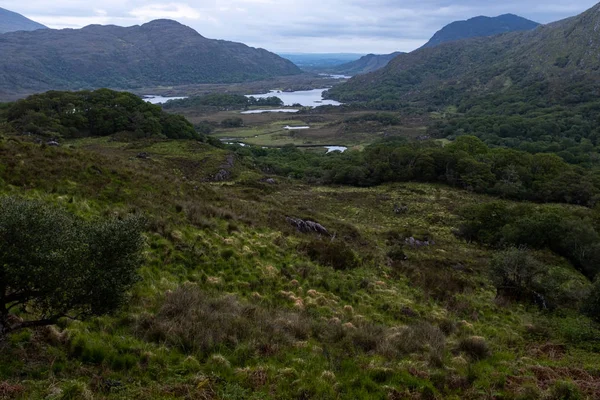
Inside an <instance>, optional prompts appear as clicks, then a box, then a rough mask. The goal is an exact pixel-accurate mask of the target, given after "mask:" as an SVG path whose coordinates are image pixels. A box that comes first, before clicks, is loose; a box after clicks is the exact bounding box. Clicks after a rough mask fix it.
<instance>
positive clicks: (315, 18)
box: [2, 0, 595, 53]
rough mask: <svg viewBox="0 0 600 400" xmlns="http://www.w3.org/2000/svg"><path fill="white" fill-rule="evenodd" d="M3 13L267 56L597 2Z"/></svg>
mask: <svg viewBox="0 0 600 400" xmlns="http://www.w3.org/2000/svg"><path fill="white" fill-rule="evenodd" d="M2 3H3V4H2V7H3V8H7V9H10V10H13V11H16V12H20V13H22V14H24V15H26V16H28V17H30V18H33V19H36V20H39V21H40V22H42V23H45V24H46V25H49V26H50V27H54V28H63V27H81V26H84V25H88V24H91V23H101V24H108V23H112V24H118V25H135V24H140V23H144V22H147V21H148V20H151V19H154V18H159V17H169V18H173V19H177V20H179V21H180V22H182V23H184V24H186V25H189V26H191V27H193V28H194V29H196V30H197V31H198V32H200V33H201V34H202V35H204V36H206V37H212V38H219V39H227V40H235V41H241V42H244V43H247V44H249V45H251V46H255V47H263V48H266V49H269V50H272V51H287V52H290V51H298V52H299V51H314V52H338V51H339V52H356V53H367V52H378V53H387V52H391V51H396V50H401V51H410V50H412V49H414V48H416V47H418V46H420V45H421V44H423V43H424V42H425V41H427V40H428V39H429V37H431V36H432V35H433V34H434V33H435V32H436V31H437V30H439V29H440V28H441V27H442V26H444V25H446V24H448V23H450V22H452V21H455V20H458V19H468V18H470V17H474V16H477V15H489V16H495V15H499V14H504V13H509V12H510V13H514V14H518V15H521V16H524V17H526V18H530V19H533V20H535V21H538V22H542V23H547V22H551V21H555V20H558V19H562V18H565V17H568V16H572V15H575V14H578V13H580V12H582V11H584V10H586V9H587V8H589V7H592V6H593V5H594V4H595V1H594V0H573V1H571V2H569V3H568V4H565V2H564V0H548V1H545V2H542V1H528V0H521V1H519V0H505V1H502V2H499V1H497V0H456V1H444V0H403V1H395V0H303V1H300V0H168V1H161V0H155V1H154V0H150V1H146V0H103V1H102V2H101V3H100V2H94V3H92V2H87V1H83V0H53V2H52V7H49V6H48V2H47V1H42V0H28V1H26V2H25V1H23V0H4V1H3V2H2Z"/></svg>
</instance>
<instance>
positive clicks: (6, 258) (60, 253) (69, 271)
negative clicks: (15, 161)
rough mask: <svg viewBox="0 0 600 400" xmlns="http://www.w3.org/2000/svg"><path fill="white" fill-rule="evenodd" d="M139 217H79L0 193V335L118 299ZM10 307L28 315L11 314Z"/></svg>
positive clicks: (133, 253)
mask: <svg viewBox="0 0 600 400" xmlns="http://www.w3.org/2000/svg"><path fill="white" fill-rule="evenodd" d="M142 225H143V221H142V220H141V219H140V218H134V217H130V218H127V219H124V220H98V221H85V220H83V219H81V218H78V217H76V216H74V215H73V214H71V213H69V212H67V211H65V210H63V209H60V208H57V207H51V206H48V205H46V204H44V203H41V202H38V201H27V200H21V199H18V198H15V197H5V198H3V199H0V278H1V279H0V282H1V283H2V285H0V288H1V290H2V293H0V296H1V297H2V307H1V308H0V336H2V334H6V333H9V332H13V331H16V330H19V329H23V328H27V327H35V326H44V325H51V324H54V323H56V322H57V321H58V320H59V319H60V318H62V317H65V316H67V315H69V316H70V317H71V318H85V317H89V316H94V315H102V314H106V313H109V312H111V311H113V310H115V309H117V308H118V307H119V306H121V305H122V304H123V303H124V302H125V300H126V299H127V291H128V290H129V289H130V288H131V286H132V285H133V284H134V283H135V282H136V281H137V279H138V275H137V268H138V267H139V265H140V264H141V262H142V254H141V252H142V249H143V245H144V240H143V237H142V235H141V229H142ZM17 308H18V309H20V310H21V312H22V313H23V314H25V316H26V317H29V318H28V319H26V320H24V321H18V322H14V321H12V320H11V318H10V313H11V311H13V310H15V309H17ZM13 320H14V319H13Z"/></svg>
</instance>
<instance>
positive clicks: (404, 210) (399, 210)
mask: <svg viewBox="0 0 600 400" xmlns="http://www.w3.org/2000/svg"><path fill="white" fill-rule="evenodd" d="M394 212H395V213H396V214H404V213H407V212H408V206H406V205H404V204H403V205H401V206H399V205H398V204H394Z"/></svg>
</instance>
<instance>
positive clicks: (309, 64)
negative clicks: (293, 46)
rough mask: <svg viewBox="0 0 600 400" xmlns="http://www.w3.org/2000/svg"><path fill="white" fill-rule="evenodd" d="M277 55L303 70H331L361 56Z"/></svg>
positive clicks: (340, 54) (336, 54) (345, 54)
mask: <svg viewBox="0 0 600 400" xmlns="http://www.w3.org/2000/svg"><path fill="white" fill-rule="evenodd" d="M279 55H280V56H281V57H283V58H285V59H288V60H290V61H291V62H293V63H294V64H296V65H297V66H299V67H300V68H303V69H323V68H331V67H335V66H337V65H341V64H345V63H347V62H350V61H355V60H358V59H359V58H360V57H361V56H362V54H353V53H298V54H290V53H280V54H279Z"/></svg>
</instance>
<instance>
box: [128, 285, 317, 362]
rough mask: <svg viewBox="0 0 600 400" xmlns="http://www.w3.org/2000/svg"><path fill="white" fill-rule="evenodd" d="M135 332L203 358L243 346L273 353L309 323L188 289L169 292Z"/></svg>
mask: <svg viewBox="0 0 600 400" xmlns="http://www.w3.org/2000/svg"><path fill="white" fill-rule="evenodd" d="M137 329H138V332H139V333H140V335H143V336H145V337H146V338H147V339H150V340H154V341H157V342H164V343H167V344H170V345H173V346H176V347H178V348H179V349H181V350H182V351H184V352H186V353H191V354H195V353H202V354H205V355H208V354H211V353H213V352H214V351H217V350H220V349H222V348H223V347H225V348H230V349H233V348H235V349H236V351H241V349H243V348H244V346H250V350H251V352H252V353H254V352H260V353H263V354H272V353H274V352H276V351H277V349H278V348H279V346H282V345H289V344H291V343H292V342H293V341H295V340H304V339H306V338H308V336H309V335H310V323H309V322H308V321H307V320H306V319H305V317H303V316H302V315H300V314H298V313H293V312H284V311H268V310H266V309H263V308H261V307H257V306H254V305H251V304H244V303H242V302H240V301H239V300H238V299H237V298H236V297H234V296H223V297H212V296H210V295H209V294H207V293H205V292H203V291H201V290H200V289H199V288H198V287H197V286H195V285H191V284H188V285H184V286H181V287H179V288H178V289H177V290H175V291H173V292H170V293H168V294H167V296H166V298H165V300H164V303H163V305H162V306H161V308H160V310H159V311H158V313H157V314H156V315H152V316H147V317H145V318H143V319H142V320H141V321H140V322H139V324H138V326H137Z"/></svg>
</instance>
